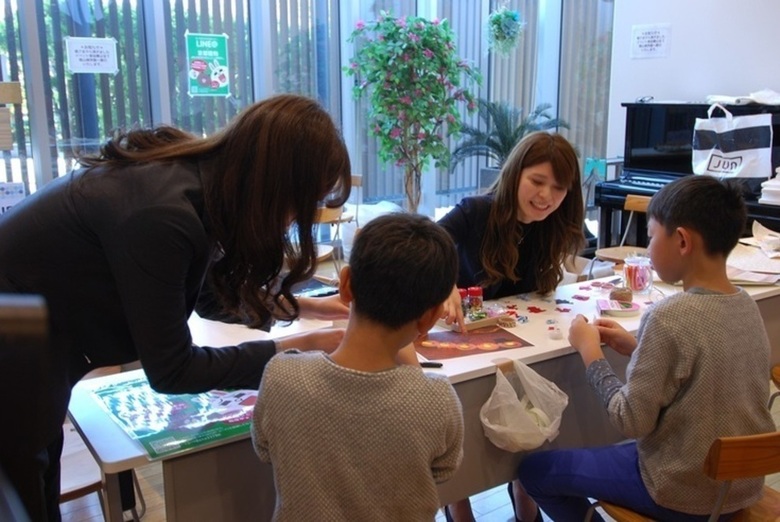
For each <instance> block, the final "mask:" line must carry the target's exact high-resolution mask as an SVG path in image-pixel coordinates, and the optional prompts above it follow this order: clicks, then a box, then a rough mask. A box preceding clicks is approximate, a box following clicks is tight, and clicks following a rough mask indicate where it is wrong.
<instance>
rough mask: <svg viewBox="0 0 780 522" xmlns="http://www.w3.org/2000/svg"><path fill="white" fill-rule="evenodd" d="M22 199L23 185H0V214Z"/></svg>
mask: <svg viewBox="0 0 780 522" xmlns="http://www.w3.org/2000/svg"><path fill="white" fill-rule="evenodd" d="M23 199H24V183H0V214H5V213H6V212H8V211H9V210H10V209H11V207H13V206H14V205H16V204H17V203H19V202H20V201H21V200H23Z"/></svg>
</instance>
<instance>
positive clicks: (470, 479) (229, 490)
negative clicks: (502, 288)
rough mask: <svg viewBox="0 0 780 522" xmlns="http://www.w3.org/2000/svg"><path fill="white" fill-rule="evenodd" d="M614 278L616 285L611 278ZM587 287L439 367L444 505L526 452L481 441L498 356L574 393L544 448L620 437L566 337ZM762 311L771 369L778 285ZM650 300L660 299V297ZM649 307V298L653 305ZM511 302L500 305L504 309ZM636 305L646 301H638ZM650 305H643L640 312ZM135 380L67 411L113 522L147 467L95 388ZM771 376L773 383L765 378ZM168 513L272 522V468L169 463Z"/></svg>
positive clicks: (248, 458) (762, 301) (225, 453)
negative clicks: (511, 336)
mask: <svg viewBox="0 0 780 522" xmlns="http://www.w3.org/2000/svg"><path fill="white" fill-rule="evenodd" d="M607 279H611V278H606V279H605V280H607ZM589 285H590V283H588V282H586V283H575V284H572V285H566V286H562V287H560V288H559V289H558V290H557V291H556V293H555V295H554V296H551V298H550V299H551V300H552V301H551V302H541V301H538V300H534V301H532V302H525V301H521V300H514V301H513V302H516V303H517V305H518V310H519V313H521V314H522V315H527V316H528V317H529V322H528V323H527V324H518V326H517V327H516V328H515V329H514V330H513V331H514V333H516V334H517V335H518V336H520V337H522V338H524V339H525V340H527V341H529V342H531V343H532V344H533V346H531V347H525V348H519V349H515V350H507V351H501V352H486V353H484V354H480V355H472V356H468V357H461V358H457V359H447V360H445V361H443V362H444V366H443V367H442V368H441V369H440V370H432V371H436V372H438V373H443V374H445V375H447V376H448V377H449V378H450V381H451V382H452V383H453V385H454V386H455V389H456V391H457V393H458V396H459V397H460V400H461V403H462V405H463V414H464V420H465V426H466V428H465V440H464V460H463V464H462V465H461V468H460V469H459V470H458V472H457V473H456V474H455V476H454V477H453V478H452V479H451V480H450V481H448V482H446V483H444V484H442V485H440V487H439V494H440V498H441V501H442V502H443V503H449V502H452V501H455V500H458V499H460V498H464V497H466V496H469V495H472V494H475V493H477V492H479V491H483V490H485V489H488V488H490V487H493V486H495V485H498V484H501V483H504V482H507V481H509V480H510V479H511V478H512V477H513V476H514V472H515V469H516V467H517V464H518V462H519V460H520V458H521V457H522V453H518V454H511V453H507V452H505V451H502V450H499V449H498V448H496V447H494V446H493V445H492V444H491V443H490V442H489V441H488V440H487V439H486V438H485V437H484V435H483V432H482V426H481V424H480V422H479V408H480V407H481V406H482V404H483V403H484V402H485V400H486V399H487V397H488V396H489V394H490V392H491V391H492V389H493V385H494V383H495V377H494V375H495V363H494V361H495V360H497V359H501V358H518V359H521V360H523V361H524V362H526V363H527V364H530V365H532V366H533V368H534V369H535V370H536V371H538V372H539V373H540V374H542V375H543V376H545V377H546V378H548V379H550V380H552V381H554V382H555V383H556V384H557V385H558V386H559V387H560V388H561V389H562V390H563V391H564V392H566V393H567V394H568V395H569V406H568V408H567V409H566V411H565V412H564V416H563V421H562V423H561V433H560V435H559V436H558V438H557V439H556V440H555V441H554V442H553V443H552V444H549V445H546V446H544V447H579V446H591V445H599V444H609V443H612V442H616V441H618V440H620V439H621V436H620V434H619V433H618V432H617V431H616V430H614V429H613V428H612V427H611V426H610V425H609V423H608V421H607V417H606V414H605V413H604V411H603V408H602V406H601V405H600V404H599V402H598V400H597V398H596V396H595V394H594V393H593V392H592V391H591V390H590V388H589V387H588V385H587V383H586V382H585V377H584V368H583V366H582V363H581V361H580V358H579V355H577V354H576V353H575V352H574V350H573V349H572V348H571V347H570V346H569V344H568V341H567V340H566V339H565V337H566V331H567V330H568V325H569V322H570V320H571V318H573V317H574V315H575V314H576V313H583V314H585V315H586V316H587V317H593V315H594V312H595V301H596V299H597V298H598V297H604V296H605V295H606V294H604V295H599V293H598V291H597V290H596V289H594V288H593V287H591V288H590V289H589V290H586V289H585V287H586V286H589ZM658 288H659V289H660V290H661V291H662V292H664V293H665V294H667V295H668V294H669V293H673V292H676V291H680V290H681V289H680V288H679V287H670V286H668V285H658ZM746 290H747V291H748V292H749V293H750V294H751V295H752V296H753V297H754V299H756V300H757V301H758V303H759V307H760V309H761V311H762V315H763V317H764V320H765V323H766V325H767V330H768V332H769V336H770V340H771V341H772V362H773V363H780V317H778V316H780V314H779V313H778V310H780V287H778V286H771V287H747V288H746ZM574 295H583V296H588V297H589V299H588V300H587V301H579V300H576V299H573V296H574ZM651 297H652V298H653V299H657V298H659V297H660V294H658V293H656V294H654V295H653V296H651ZM554 299H565V300H567V301H569V302H570V303H571V304H561V305H558V306H563V307H566V308H569V309H570V312H568V313H560V312H556V311H555V307H556V304H555V301H554ZM648 300H649V299H648ZM504 301H506V300H500V302H504ZM635 301H637V302H641V301H642V299H641V298H639V297H637V298H636V299H635ZM529 305H535V306H539V307H541V308H544V309H546V310H547V311H546V312H544V313H540V314H530V313H527V312H524V311H523V310H525V309H526V308H527V306H529ZM644 306H645V305H643V308H644ZM547 319H556V320H557V324H558V326H559V327H560V328H561V329H562V330H563V333H564V339H561V340H552V339H550V338H549V336H548V333H547V327H548V324H547V322H546V321H547ZM618 321H619V322H620V323H622V324H623V326H624V327H626V328H627V329H628V330H630V331H635V330H636V329H637V327H638V325H639V317H638V316H637V317H631V318H621V319H618ZM327 324H329V323H324V322H321V321H313V322H312V321H310V322H305V321H298V322H296V323H295V324H294V325H293V326H291V327H290V328H294V329H295V330H303V329H309V328H315V327H320V326H323V325H327ZM190 327H191V330H192V335H193V338H194V339H195V342H197V343H199V344H203V345H210V346H220V345H224V344H235V343H238V342H242V341H246V340H248V339H257V338H259V337H263V336H264V335H266V334H263V333H262V332H257V331H253V330H249V329H247V328H244V327H242V326H237V325H227V324H222V323H216V322H212V321H207V320H203V319H200V318H198V317H193V318H192V319H191V320H190ZM287 333H292V330H289V329H288V330H283V329H274V330H273V331H272V335H285V334H287ZM607 358H608V359H609V360H610V361H611V362H612V364H613V366H614V367H615V368H616V370H617V371H618V373H622V372H623V371H624V370H625V366H626V364H627V359H626V358H625V357H621V356H619V355H617V354H615V353H613V352H611V351H610V350H607ZM134 376H137V374H135V375H133V374H129V375H128V374H119V375H112V376H108V377H103V378H98V379H92V380H89V381H83V382H81V383H79V384H78V385H77V386H76V387H75V389H74V393H73V399H72V401H71V406H70V413H71V416H72V418H73V421H74V425H75V426H76V427H77V429H78V430H79V431H80V432H81V434H82V436H83V437H84V439H85V441H86V442H87V445H88V446H89V448H90V449H91V451H92V453H93V454H94V455H95V458H96V459H97V461H98V463H99V464H100V466H101V469H102V471H103V473H104V475H105V478H106V496H107V498H108V500H109V507H110V509H109V511H108V513H107V515H108V517H107V518H108V520H121V518H120V515H121V513H119V512H118V511H117V510H121V508H120V507H119V500H118V493H119V486H118V482H117V480H116V473H118V472H120V471H124V470H127V469H131V468H133V467H137V466H140V465H143V464H146V463H148V462H149V461H148V458H147V457H146V454H145V452H144V451H143V449H142V448H141V446H140V445H139V444H137V443H136V442H135V441H133V440H131V439H130V438H129V437H128V436H127V435H125V433H124V432H123V431H122V430H121V428H120V427H119V426H118V425H116V424H115V423H114V422H113V421H112V420H111V419H110V418H109V417H108V415H107V414H106V413H105V412H104V411H103V410H102V409H101V408H100V407H99V406H98V405H97V403H96V402H95V401H94V399H93V398H92V396H91V392H90V390H91V389H92V388H94V387H96V386H101V385H104V384H106V383H109V382H118V381H119V380H122V379H126V378H133V377H134ZM767 378H768V376H767ZM163 480H164V489H165V503H166V516H167V520H169V521H170V522H173V521H177V520H186V521H197V520H204V521H205V520H223V521H229V520H248V519H253V520H267V519H270V515H271V513H272V512H273V504H274V491H273V481H272V474H271V469H270V467H269V466H267V465H264V464H262V463H261V462H260V461H259V460H258V459H257V457H256V455H255V454H254V451H253V449H252V446H251V443H250V441H249V439H248V438H246V439H243V440H239V441H233V442H229V443H227V444H224V445H222V446H217V447H211V448H209V449H206V450H201V451H197V450H194V451H192V452H189V453H185V454H183V455H180V456H177V457H173V458H169V459H165V460H163Z"/></svg>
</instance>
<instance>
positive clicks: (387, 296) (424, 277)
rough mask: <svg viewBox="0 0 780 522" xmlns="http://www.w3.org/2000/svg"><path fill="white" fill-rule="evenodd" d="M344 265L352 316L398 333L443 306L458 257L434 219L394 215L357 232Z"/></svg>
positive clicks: (453, 245)
mask: <svg viewBox="0 0 780 522" xmlns="http://www.w3.org/2000/svg"><path fill="white" fill-rule="evenodd" d="M349 266H350V270H351V279H350V281H351V289H352V296H353V303H352V307H353V310H354V312H355V313H356V314H358V315H360V316H362V317H365V318H367V319H370V320H371V321H374V322H376V323H379V324H382V325H385V326H387V327H389V328H393V329H397V328H400V327H401V326H403V325H405V324H407V323H409V322H410V321H414V320H416V319H418V318H419V317H421V316H422V314H423V313H424V312H425V311H426V310H429V309H430V308H433V307H434V306H437V305H439V304H441V303H442V302H444V300H445V299H446V298H447V296H448V295H450V292H452V289H453V287H454V285H455V278H456V276H457V273H458V258H457V253H456V250H455V244H454V243H453V242H452V239H451V238H450V236H449V234H447V232H446V231H445V230H444V229H443V228H441V227H439V226H438V225H436V224H435V223H434V222H433V221H431V220H430V219H428V218H427V217H425V216H421V215H418V214H406V213H393V214H387V215H384V216H380V217H378V218H375V219H372V220H371V221H370V222H369V223H368V224H367V225H366V226H365V227H363V228H362V229H361V230H360V233H359V234H358V235H357V237H356V238H355V243H354V245H353V247H352V253H351V254H350V256H349Z"/></svg>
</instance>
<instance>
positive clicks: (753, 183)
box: [691, 103, 772, 196]
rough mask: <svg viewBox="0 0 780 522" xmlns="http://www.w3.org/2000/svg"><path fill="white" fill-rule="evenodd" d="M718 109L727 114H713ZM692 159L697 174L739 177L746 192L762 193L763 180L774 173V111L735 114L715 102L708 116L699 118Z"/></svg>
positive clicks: (725, 177)
mask: <svg viewBox="0 0 780 522" xmlns="http://www.w3.org/2000/svg"><path fill="white" fill-rule="evenodd" d="M716 109H717V110H720V111H721V112H723V114H724V115H725V116H723V117H713V112H714V111H715V110H716ZM691 161H692V167H693V172H694V173H695V174H708V175H710V176H715V177H717V178H721V179H730V178H735V179H737V180H739V182H740V184H742V185H743V188H744V189H745V192H746V195H754V196H758V195H760V193H761V182H763V181H765V180H767V179H768V178H770V177H772V115H771V114H749V115H745V116H734V115H732V114H731V112H729V111H728V110H727V109H726V108H725V107H723V106H722V105H720V104H717V103H715V104H713V105H711V106H710V108H709V109H708V111H707V118H696V122H695V124H694V128H693V154H692V158H691Z"/></svg>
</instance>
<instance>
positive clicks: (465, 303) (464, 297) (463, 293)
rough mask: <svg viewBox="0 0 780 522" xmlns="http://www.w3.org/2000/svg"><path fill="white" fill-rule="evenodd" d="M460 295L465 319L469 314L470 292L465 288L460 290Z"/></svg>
mask: <svg viewBox="0 0 780 522" xmlns="http://www.w3.org/2000/svg"><path fill="white" fill-rule="evenodd" d="M458 293H459V294H460V306H461V309H462V310H463V316H464V317H465V316H466V315H468V313H469V291H468V290H466V289H465V288H458Z"/></svg>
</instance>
